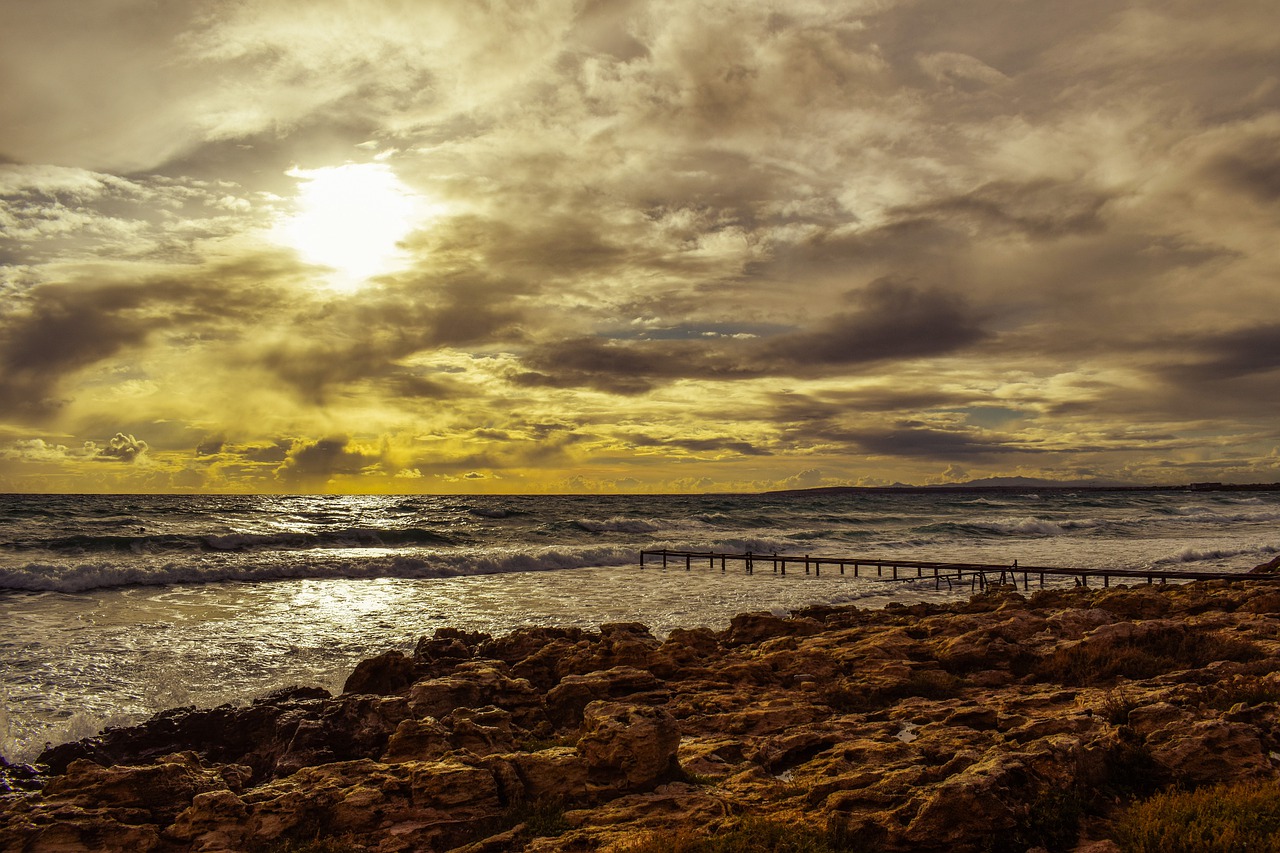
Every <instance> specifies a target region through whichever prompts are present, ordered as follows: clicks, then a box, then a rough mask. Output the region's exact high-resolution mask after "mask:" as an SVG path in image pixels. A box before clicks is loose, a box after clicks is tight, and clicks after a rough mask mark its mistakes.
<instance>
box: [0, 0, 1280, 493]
mask: <svg viewBox="0 0 1280 853" xmlns="http://www.w3.org/2000/svg"><path fill="white" fill-rule="evenodd" d="M1273 17H1274V15H1273V14H1272V10H1271V9H1270V7H1269V6H1267V4H1265V3H1260V2H1258V0H1219V2H1215V3H1213V4H1209V3H1207V2H1206V0H1172V2H1167V3H1163V4H1151V3H1138V2H1121V3H1119V4H1117V3H1114V2H1103V0H1083V2H1080V3H1075V4H1071V5H1070V6H1069V7H1062V8H1056V7H1055V8H1053V9H1049V8H1048V7H1046V6H1045V5H1044V4H1034V3H1008V2H1005V0H958V2H950V3H937V2H934V3H926V4H921V3H918V2H908V0H884V2H855V3H837V2H832V1H831V0H797V2H793V3H788V4H778V3H776V2H773V0H747V2H729V0H679V1H678V2H677V0H617V2H603V1H602V0H589V2H582V0H534V2H527V3H522V4H517V5H514V6H513V5H512V4H502V3H490V2H476V3H458V2H453V0H424V2H420V3H413V4H404V3H398V2H391V0H371V2H362V3H354V2H351V0H305V2H304V0H280V2H272V3H266V4H253V3H239V2H222V0H212V2H205V0H175V2H170V3H165V4H159V5H157V4H155V3H151V2H144V0H102V2H98V3H93V4H84V3H81V2H75V0H44V1H43V2H40V3H8V4H4V5H3V6H0V75H2V76H3V78H4V80H5V86H4V87H3V90H0V489H5V488H7V489H15V490H26V489H42V488H54V489H64V490H76V489H87V490H103V491H109V490H122V489H123V490H130V489H156V490H167V489H184V490H190V489H201V488H209V489H219V490H231V491H235V490H244V491H255V490H349V491H360V490H374V491H391V490H406V489H407V490H421V491H507V492H511V491H547V490H571V491H581V490H602V491H616V490H635V491H646V490H648V491H671V490H677V491H678V490H686V489H696V490H734V489H759V488H771V487H784V486H792V487H795V486H804V485H832V484H837V483H840V482H862V483H891V482H895V481H902V482H943V481H953V480H956V479H962V478H964V477H974V478H981V477H986V476H1006V475H1009V476H1011V475H1019V474H1021V475H1027V476H1049V477H1061V478H1065V479H1071V478H1075V477H1077V476H1096V477H1103V478H1110V479H1121V480H1131V481H1139V482H1155V481H1165V480H1168V479H1170V478H1174V479H1182V478H1183V477H1184V476H1185V477H1187V478H1191V479H1199V480H1203V479H1223V480H1239V481H1247V480H1257V479H1274V478H1275V477H1276V471H1277V465H1276V461H1275V460H1276V457H1275V449H1276V448H1277V447H1280V429H1278V428H1277V427H1276V425H1275V418H1274V412H1273V411H1272V409H1273V408H1274V406H1273V405H1271V401H1272V400H1274V398H1275V392H1276V388H1277V378H1278V377H1280V361H1278V360H1277V356H1276V353H1277V352H1280V331H1278V330H1277V327H1276V326H1275V324H1274V323H1273V321H1272V320H1270V319H1269V318H1270V317H1273V316H1280V290H1277V288H1276V286H1275V282H1276V281H1277V279H1278V277H1280V244H1277V241H1276V239H1275V234H1276V233H1277V229H1278V228H1280V207H1278V206H1277V202H1278V201H1280V155H1277V153H1276V152H1277V151H1278V150H1280V147H1278V145H1277V143H1278V142H1280V83H1278V82H1277V80H1280V77H1278V76H1277V70H1276V62H1275V57H1276V56H1277V55H1280V30H1278V29H1277V28H1276V27H1274V26H1273V25H1272V21H1271V19H1272V18H1273ZM105 436H114V438H110V439H104V437H105ZM131 436H145V437H146V441H145V442H143V441H141V440H139V439H136V438H131ZM103 462H115V463H120V462H131V463H133V464H101V463H103ZM1215 466H1216V467H1215ZM961 469H963V471H962V472H961ZM1081 472H1087V474H1081Z"/></svg>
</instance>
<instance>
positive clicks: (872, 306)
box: [766, 278, 987, 365]
mask: <svg viewBox="0 0 1280 853" xmlns="http://www.w3.org/2000/svg"><path fill="white" fill-rule="evenodd" d="M849 298H850V300H851V301H852V302H853V303H854V305H855V310H854V311H852V312H848V313H842V314H837V315H835V316H833V317H831V319H829V320H827V321H825V322H824V323H822V324H821V325H820V326H818V327H817V328H815V329H812V330H808V331H804V332H799V333H796V334H793V335H785V336H781V337H778V338H774V339H773V340H772V341H770V342H769V344H768V346H767V348H766V349H767V351H768V352H769V353H770V354H771V355H773V356H776V357H779V358H782V359H786V360H788V361H790V362H792V363H795V364H800V365H857V364H865V363H868V362H875V361H889V360H900V359H909V358H921V357H928V356H940V355H946V354H949V353H952V352H955V351H957V350H961V349H964V348H965V347H968V346H970V345H972V344H974V343H977V342H979V341H981V340H982V339H983V338H985V337H986V336H987V335H986V332H984V331H983V330H982V329H981V328H980V327H979V325H978V323H977V320H976V318H975V317H974V316H973V315H972V312H971V311H970V309H969V306H968V305H967V304H966V302H965V300H964V299H963V298H962V297H960V296H958V295H956V294H951V293H947V292H944V291H942V290H940V289H938V288H927V289H921V288H919V287H917V286H915V285H914V284H912V283H910V282H903V281H898V280H896V279H893V278H881V279H877V280H876V281H873V282H872V283H871V284H869V285H867V287H866V288H864V289H862V290H859V291H854V292H852V293H850V294H849Z"/></svg>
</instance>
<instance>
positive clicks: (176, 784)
mask: <svg viewBox="0 0 1280 853" xmlns="http://www.w3.org/2000/svg"><path fill="white" fill-rule="evenodd" d="M232 779H233V780H234V779H236V777H235V776H234V775H233V776H232ZM218 790H223V791H229V787H228V782H227V777H226V776H225V775H224V774H223V773H221V772H219V770H218V769H216V768H208V767H206V766H205V765H204V764H202V763H201V762H200V759H199V758H198V757H197V756H196V755H195V753H192V752H185V753H179V754H175V755H167V756H164V757H163V758H161V759H160V760H159V761H157V762H156V763H155V764H152V765H149V766H145V767H127V766H115V767H102V766H101V765H99V764H95V763H94V762H92V761H86V760H83V759H81V760H77V761H74V762H72V763H71V765H70V766H69V767H68V768H67V770H66V772H65V773H63V774H62V775H60V776H58V777H56V778H54V779H52V780H50V782H49V784H48V785H46V786H45V789H44V797H45V799H46V800H48V801H51V802H59V803H69V804H72V805H76V806H81V807H92V808H106V809H116V810H140V811H142V812H145V813H146V815H147V817H148V818H149V819H148V820H147V821H146V822H148V823H156V824H159V825H161V826H163V825H165V824H167V823H169V822H171V821H172V820H173V818H174V817H175V816H177V814H178V812H180V811H182V810H183V809H185V808H186V807H187V805H188V804H189V803H190V802H191V800H192V798H193V797H194V796H195V795H196V794H202V793H205V792H207V791H218Z"/></svg>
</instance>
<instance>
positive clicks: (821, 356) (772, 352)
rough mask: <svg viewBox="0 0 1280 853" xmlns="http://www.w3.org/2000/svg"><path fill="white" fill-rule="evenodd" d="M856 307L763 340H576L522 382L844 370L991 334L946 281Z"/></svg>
mask: <svg viewBox="0 0 1280 853" xmlns="http://www.w3.org/2000/svg"><path fill="white" fill-rule="evenodd" d="M847 298H848V301H850V302H852V303H853V305H854V310H853V311H849V312H844V313H839V314H836V315H834V316H832V317H831V318H830V319H828V320H826V321H824V322H822V323H820V324H818V325H817V326H815V327H813V328H811V329H806V330H802V331H798V332H793V333H789V334H780V335H775V336H773V337H769V338H763V339H759V340H754V339H748V340H715V341H709V342H698V341H680V340H676V341H625V342H624V341H606V340H602V339H600V338H588V337H583V338H575V339H571V340H565V341H559V342H556V343H552V344H548V345H544V346H542V347H540V348H537V349H535V350H534V351H533V352H531V353H530V354H529V355H528V356H526V358H525V365H526V366H527V367H529V368H531V370H529V371H527V372H524V373H521V374H518V375H517V376H515V377H514V381H515V382H516V383H517V384H520V385H525V386H539V385H541V386H549V387H557V388H570V387H579V386H583V387H590V388H595V389H597V390H600V391H608V392H610V393H615V394H641V393H644V392H646V391H649V390H651V389H652V388H653V387H655V386H656V385H660V384H665V383H668V382H671V381H674V380H677V379H704V380H742V379H754V378H759V377H761V376H771V375H772V376H793V375H798V374H806V375H807V374H811V373H814V372H818V373H822V372H830V371H843V370H847V369H848V368H849V367H851V366H854V367H856V366H859V365H865V364H871V363H878V362H885V361H900V360H904V359H915V358H925V357H936V356H942V355H947V354H950V353H953V352H956V351H959V350H962V349H964V348H966V347H969V346H971V345H973V344H975V343H978V342H980V341H982V340H983V339H984V338H985V337H986V336H987V334H986V333H985V332H984V331H983V330H982V329H981V328H980V327H979V325H978V323H977V320H976V318H975V317H974V316H973V313H972V311H971V310H970V309H969V307H968V305H967V304H966V302H965V300H964V299H963V298H961V297H959V296H957V295H954V294H950V293H946V292H943V291H941V290H939V289H937V288H928V289H921V288H918V287H916V286H915V285H914V284H911V283H910V282H901V281H897V280H895V279H892V278H884V279H879V280H877V281H874V282H872V283H871V284H870V285H868V286H867V287H865V288H863V289H861V290H856V291H852V292H850V294H848V297H847Z"/></svg>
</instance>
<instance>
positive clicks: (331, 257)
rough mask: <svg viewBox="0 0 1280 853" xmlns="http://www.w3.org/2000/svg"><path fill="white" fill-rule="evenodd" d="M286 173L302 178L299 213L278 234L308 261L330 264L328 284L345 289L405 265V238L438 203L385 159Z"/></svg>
mask: <svg viewBox="0 0 1280 853" xmlns="http://www.w3.org/2000/svg"><path fill="white" fill-rule="evenodd" d="M286 174H287V175H289V176H290V177H293V178H297V179H298V181H299V186H298V194H297V197H296V199H295V205H296V212H295V213H293V215H291V216H288V217H287V218H284V219H282V220H281V221H280V222H278V223H277V224H276V226H275V228H274V229H273V230H272V235H271V236H272V239H273V240H274V241H275V242H277V243H281V244H283V245H285V246H289V247H291V248H293V249H294V250H295V251H297V253H298V255H299V256H300V257H301V258H302V259H303V260H305V261H307V262H308V263H312V264H318V265H320V266H325V267H329V268H330V269H331V270H333V272H332V274H331V275H330V276H329V277H328V283H329V284H330V285H331V286H332V287H335V288H337V289H340V290H354V289H355V288H357V287H359V286H360V285H362V284H363V283H365V282H367V281H368V280H369V279H370V278H372V277H374V276H376V275H380V274H383V273H388V272H394V271H395V270H397V269H400V268H402V267H403V266H405V265H406V263H407V262H408V257H407V256H406V254H405V252H404V251H403V250H402V249H401V247H400V241H401V240H403V239H404V238H405V237H406V236H407V235H408V234H409V232H410V231H412V230H413V229H414V228H416V227H419V226H420V225H421V224H422V221H423V220H424V218H426V217H428V216H430V215H432V214H433V212H434V210H435V208H436V206H435V205H432V204H430V203H429V202H428V201H427V200H426V199H425V198H423V197H422V196H420V195H418V194H416V193H414V192H413V190H411V189H410V188H409V187H407V186H406V185H405V184H404V182H402V181H401V180H400V179H399V178H398V177H396V175H395V173H394V172H393V171H391V169H390V168H389V167H388V166H387V165H386V164H384V163H348V164H346V165H344V166H330V167H326V168H321V169H299V168H293V169H290V170H289V171H288V172H286Z"/></svg>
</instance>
